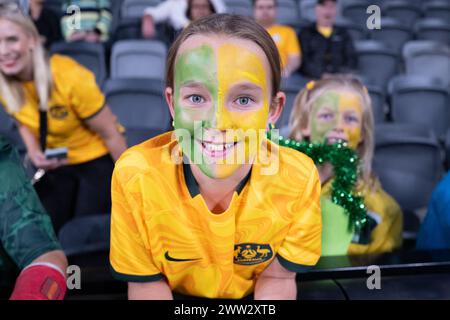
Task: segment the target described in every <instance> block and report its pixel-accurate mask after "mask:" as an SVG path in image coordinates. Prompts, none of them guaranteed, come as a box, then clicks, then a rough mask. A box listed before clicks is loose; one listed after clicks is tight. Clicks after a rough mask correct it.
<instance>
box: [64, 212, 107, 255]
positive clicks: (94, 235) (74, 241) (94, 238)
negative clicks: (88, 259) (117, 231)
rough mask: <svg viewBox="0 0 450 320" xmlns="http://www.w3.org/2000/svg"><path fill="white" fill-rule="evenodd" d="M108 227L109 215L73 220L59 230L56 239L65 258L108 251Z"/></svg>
mask: <svg viewBox="0 0 450 320" xmlns="http://www.w3.org/2000/svg"><path fill="white" fill-rule="evenodd" d="M110 225H111V216H110V215H109V214H98V215H92V216H87V217H79V218H75V219H72V220H69V221H68V222H67V223H66V224H65V225H64V226H63V227H62V228H61V230H60V231H59V234H58V239H59V242H60V243H61V247H62V248H63V250H64V253H65V254H66V255H67V256H73V255H78V254H86V253H91V252H98V251H108V250H109V243H110Z"/></svg>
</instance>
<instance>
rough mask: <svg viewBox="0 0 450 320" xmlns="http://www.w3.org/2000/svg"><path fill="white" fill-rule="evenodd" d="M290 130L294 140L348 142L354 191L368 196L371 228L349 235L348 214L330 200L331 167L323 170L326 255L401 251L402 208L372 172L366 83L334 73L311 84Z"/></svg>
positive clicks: (299, 99)
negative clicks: (355, 171)
mask: <svg viewBox="0 0 450 320" xmlns="http://www.w3.org/2000/svg"><path fill="white" fill-rule="evenodd" d="M290 128H291V131H290V138H291V139H295V140H303V139H308V140H309V141H311V142H313V143H329V144H332V143H335V142H337V141H339V140H342V141H345V142H347V144H348V147H350V148H351V149H353V150H355V151H356V153H357V154H358V156H359V159H360V168H359V175H358V182H357V186H356V189H357V190H356V191H359V192H361V193H362V195H363V196H364V203H365V205H366V207H367V209H368V216H369V221H370V222H371V225H372V227H371V228H370V229H369V234H367V235H366V236H365V237H359V239H357V238H356V237H354V235H353V234H352V233H351V232H348V230H347V226H348V216H347V215H346V213H345V212H344V210H343V208H342V207H340V206H337V205H335V204H334V203H332V202H331V200H330V198H331V197H330V196H331V185H332V181H333V168H332V166H331V164H328V163H327V164H325V165H323V166H320V167H319V175H320V179H321V183H322V199H321V203H322V218H323V224H324V227H323V237H322V254H324V255H341V254H345V253H348V254H350V255H354V254H364V253H378V252H386V251H392V250H394V249H396V248H399V247H400V246H401V243H402V237H401V232H402V227H403V226H402V223H403V220H402V212H401V209H400V207H399V205H398V204H397V203H396V202H395V200H394V199H393V198H391V197H390V196H389V195H388V194H387V193H386V192H385V191H384V190H383V189H382V187H381V185H380V182H379V181H378V180H377V178H375V177H374V175H373V174H372V167H371V164H372V158H373V149H374V141H373V115H372V109H371V102H370V96H369V94H368V92H367V89H366V88H365V87H364V85H363V84H362V83H361V82H360V81H359V80H357V79H356V78H354V77H352V76H350V75H334V76H331V75H330V76H327V77H324V78H323V79H322V80H320V81H317V82H310V83H308V84H307V86H306V88H304V89H303V90H302V91H301V92H300V93H299V94H298V95H297V97H296V99H295V102H294V109H293V111H292V113H291V119H290ZM364 238H365V239H364Z"/></svg>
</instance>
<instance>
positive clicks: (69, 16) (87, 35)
mask: <svg viewBox="0 0 450 320" xmlns="http://www.w3.org/2000/svg"><path fill="white" fill-rule="evenodd" d="M71 6H73V7H72V8H71ZM75 7H77V8H79V11H77V10H73V8H75ZM63 12H64V16H63V17H62V19H61V28H62V33H63V36H64V39H66V41H87V42H106V41H108V39H109V31H110V27H111V22H112V14H111V6H110V0H67V1H64V4H63ZM78 13H79V14H80V17H79V20H78V18H77V17H75V14H78ZM77 21H79V22H80V24H79V25H77Z"/></svg>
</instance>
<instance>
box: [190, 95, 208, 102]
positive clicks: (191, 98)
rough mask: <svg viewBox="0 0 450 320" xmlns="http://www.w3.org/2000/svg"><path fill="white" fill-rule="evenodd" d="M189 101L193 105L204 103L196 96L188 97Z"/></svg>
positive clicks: (200, 97) (201, 98)
mask: <svg viewBox="0 0 450 320" xmlns="http://www.w3.org/2000/svg"><path fill="white" fill-rule="evenodd" d="M189 101H190V102H192V103H194V104H199V103H202V102H204V101H205V99H203V97H202V96H199V95H197V94H193V95H191V96H189Z"/></svg>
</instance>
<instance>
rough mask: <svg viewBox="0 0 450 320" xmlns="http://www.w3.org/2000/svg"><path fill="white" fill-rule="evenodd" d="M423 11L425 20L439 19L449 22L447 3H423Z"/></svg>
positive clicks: (440, 0)
mask: <svg viewBox="0 0 450 320" xmlns="http://www.w3.org/2000/svg"><path fill="white" fill-rule="evenodd" d="M423 11H424V15H425V17H426V18H439V19H442V20H443V21H447V22H448V21H450V3H449V2H448V1H445V0H438V1H424V5H423Z"/></svg>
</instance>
